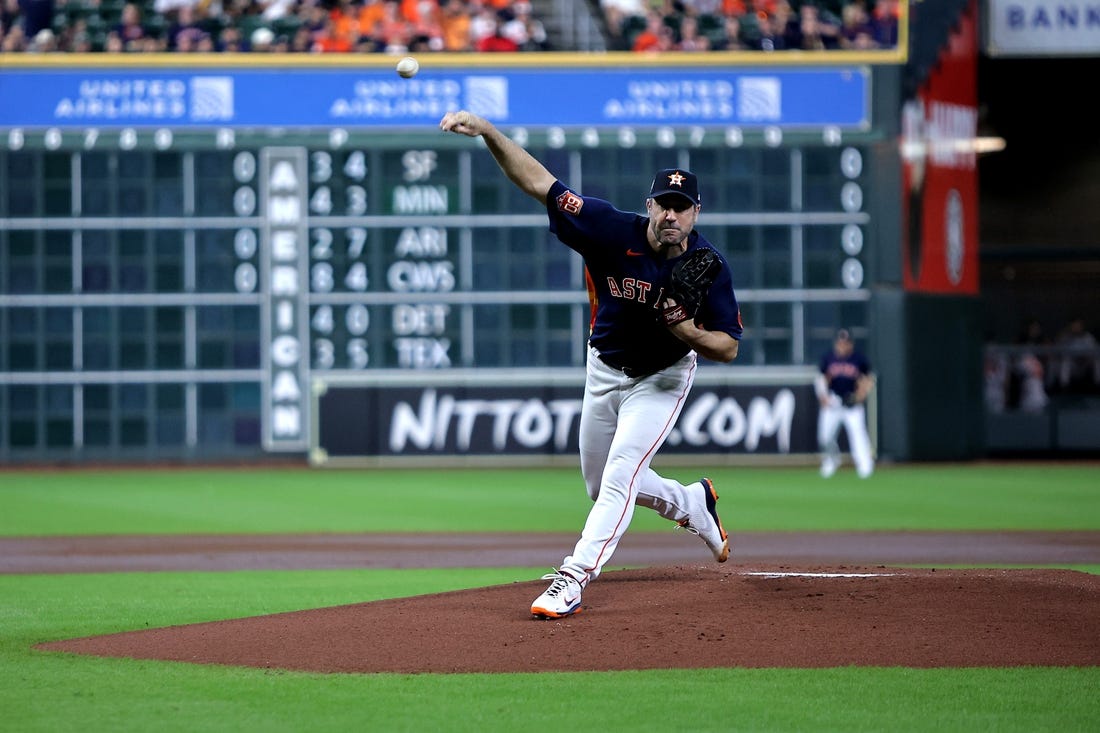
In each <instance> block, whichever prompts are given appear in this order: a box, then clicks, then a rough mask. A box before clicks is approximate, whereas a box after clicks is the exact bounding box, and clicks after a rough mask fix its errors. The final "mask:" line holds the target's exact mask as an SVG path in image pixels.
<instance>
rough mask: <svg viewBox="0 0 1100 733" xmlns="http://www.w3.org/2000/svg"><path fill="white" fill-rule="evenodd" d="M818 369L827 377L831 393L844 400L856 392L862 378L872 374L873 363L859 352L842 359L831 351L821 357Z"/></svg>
mask: <svg viewBox="0 0 1100 733" xmlns="http://www.w3.org/2000/svg"><path fill="white" fill-rule="evenodd" d="M818 368H819V369H820V370H821V373H822V374H824V375H825V381H826V382H828V384H829V391H830V392H833V393H835V394H836V395H837V396H838V397H840V398H841V399H843V398H845V397H847V396H848V395H850V394H853V393H854V392H855V391H856V382H858V381H859V378H860V377H861V376H863V375H864V374H870V373H871V362H870V361H869V360H868V359H867V357H866V356H864V355H863V354H861V353H860V352H858V351H853V352H852V353H851V354H849V355H848V356H847V357H845V358H843V359H841V358H840V357H839V356H837V355H836V353H835V352H833V351H832V350H831V349H830V350H829V351H828V352H826V353H825V355H824V356H823V357H821V364H820V365H819V367H818Z"/></svg>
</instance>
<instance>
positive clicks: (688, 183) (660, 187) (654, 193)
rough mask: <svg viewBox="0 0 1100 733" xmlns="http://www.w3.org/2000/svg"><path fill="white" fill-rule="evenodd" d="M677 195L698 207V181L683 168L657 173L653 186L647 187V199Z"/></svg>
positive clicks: (667, 169) (666, 169)
mask: <svg viewBox="0 0 1100 733" xmlns="http://www.w3.org/2000/svg"><path fill="white" fill-rule="evenodd" d="M670 193H677V194H680V195H681V196H683V197H684V198H686V199H689V200H690V201H691V203H693V204H695V205H696V206H698V205H699V203H700V201H699V179H698V178H696V177H695V174H694V173H692V172H691V171H689V170H685V169H683V168H665V169H663V170H659V171H657V175H655V176H654V177H653V185H652V186H650V187H649V198H651V199H655V198H657V197H658V196H665V195H667V194H670Z"/></svg>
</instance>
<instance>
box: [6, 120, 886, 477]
mask: <svg viewBox="0 0 1100 733" xmlns="http://www.w3.org/2000/svg"><path fill="white" fill-rule="evenodd" d="M437 119H438V118H434V120H433V122H434V121H437ZM500 126H501V128H502V130H504V131H505V132H506V133H507V134H509V135H510V136H511V137H513V138H514V139H516V140H517V141H518V142H519V143H521V144H522V145H524V146H525V147H527V148H528V149H529V150H530V151H531V152H532V154H533V155H535V157H537V158H538V159H540V160H541V161H543V162H544V163H545V164H546V166H547V167H548V168H549V169H550V170H551V172H553V173H554V174H555V175H557V176H558V177H559V178H560V179H561V180H563V181H565V182H566V183H568V184H569V185H571V186H573V187H575V188H577V189H578V190H580V191H582V192H583V193H584V194H586V195H590V196H598V197H601V198H605V199H607V200H609V201H611V202H612V203H614V204H616V205H617V206H618V207H619V208H622V209H628V210H631V209H633V210H637V211H639V212H641V211H643V210H644V197H645V193H646V191H647V186H648V184H649V180H650V177H651V176H652V173H653V171H654V170H657V169H659V168H664V167H670V166H678V167H685V168H690V169H691V170H693V171H694V172H696V173H697V174H698V175H699V177H700V181H701V189H702V194H703V211H702V214H701V216H700V220H699V225H698V226H699V229H700V230H701V231H703V232H704V233H705V234H706V236H707V237H708V239H710V240H711V241H712V242H714V244H715V245H716V246H717V247H718V248H719V249H720V250H721V251H722V252H723V254H724V255H725V256H726V257H727V259H728V260H729V261H730V264H731V266H732V268H733V272H734V278H735V279H734V285H735V288H736V289H737V293H738V297H739V301H740V303H741V306H742V314H743V320H744V322H745V326H746V338H745V340H744V341H743V343H742V348H741V354H740V356H739V358H738V362H737V366H734V367H728V366H723V367H721V369H719V368H717V367H711V366H710V365H704V368H703V369H702V370H701V377H700V380H701V382H702V383H707V382H708V381H711V382H713V383H716V384H718V383H725V382H728V381H731V380H733V381H736V380H738V379H740V380H741V381H742V382H743V383H747V382H752V381H753V379H754V378H756V377H758V376H759V374H761V373H764V372H766V373H768V374H772V375H781V377H783V375H785V378H787V379H788V381H790V382H792V383H793V384H796V385H802V386H804V385H805V384H807V383H808V381H809V376H810V375H812V372H813V367H814V365H815V363H816V359H817V358H818V356H819V354H820V352H821V351H822V350H824V349H825V348H826V347H827V346H828V344H829V343H830V340H831V334H832V333H833V331H834V330H835V328H836V327H837V325H838V324H844V325H846V326H848V327H849V328H852V329H854V330H855V331H856V333H857V334H865V333H866V329H867V326H868V313H867V310H868V301H869V299H870V290H869V277H868V274H867V271H866V266H867V253H868V250H869V249H870V248H871V241H870V239H871V237H870V232H871V231H872V230H873V227H872V218H873V217H872V212H871V207H870V206H869V205H868V199H869V190H870V188H871V187H872V183H873V180H872V179H873V176H872V175H871V166H870V164H869V161H870V158H871V151H872V149H873V148H874V146H875V145H876V144H878V142H879V140H880V134H879V132H878V131H876V130H875V128H874V127H873V126H872V125H869V124H863V125H858V126H856V127H854V128H846V127H844V126H842V125H831V124H820V125H802V126H798V127H797V129H791V130H785V129H784V128H783V127H782V126H781V125H774V126H768V125H760V126H746V125H714V124H690V125H677V124H669V125H652V124H646V125H610V124H601V125H573V126H555V125H544V126H537V127H528V126H524V125H518V124H517V125H513V124H508V123H506V122H501V123H500ZM588 316H589V313H588V302H587V296H586V292H585V287H584V271H583V264H582V262H581V260H580V259H579V257H577V256H576V255H575V253H573V252H572V251H571V250H569V249H568V248H566V247H564V246H563V245H561V244H560V243H559V242H558V241H557V240H556V239H555V238H554V237H553V235H551V234H550V232H549V231H548V227H547V220H546V214H545V212H544V211H543V210H542V209H541V207H539V206H538V205H537V204H536V203H535V202H533V201H531V200H530V199H529V198H528V197H526V196H525V195H523V194H522V193H520V192H519V191H518V190H517V189H516V188H515V187H514V186H513V185H512V184H511V183H510V182H508V181H507V179H506V178H505V177H504V176H503V174H502V173H501V172H500V171H499V169H498V168H497V167H496V164H495V163H494V161H493V159H492V157H491V155H490V154H489V153H488V152H487V151H486V150H485V149H484V145H483V144H482V143H481V142H480V141H477V140H470V139H468V138H463V137H460V136H455V135H449V134H444V133H441V132H439V131H438V130H437V128H435V127H434V125H433V126H428V125H420V126H418V127H416V128H410V129H402V130H395V129H392V128H390V127H386V128H381V129H370V128H369V126H367V127H364V126H348V127H340V126H331V127H326V128H323V129H314V128H303V127H299V128H290V129H283V128H277V127H268V128H260V129H258V128H251V127H249V128H242V127H240V126H236V127H235V126H232V125H226V126H216V125H207V126H200V127H196V126H191V125H184V124H179V125H171V124H164V125H134V126H125V125H121V126H119V125H107V126H87V125H64V126H61V125H57V126H52V127H8V128H7V129H0V418H2V419H0V458H4V459H7V460H33V459H66V458H102V459H129V458H204V459H205V458H217V457H256V456H260V455H264V454H272V453H296V452H302V453H305V452H308V451H310V450H311V449H314V450H315V449H316V447H317V438H318V435H317V433H318V430H319V428H318V416H317V415H316V414H315V412H316V411H317V409H318V404H320V402H319V400H318V399H317V397H318V394H322V393H323V392H324V391H325V389H326V385H338V384H360V385H370V386H372V387H373V388H380V389H385V388H386V387H387V385H391V386H402V387H408V386H409V385H413V386H416V385H418V384H424V385H437V384H449V385H452V386H453V385H461V384H473V383H474V382H478V383H480V384H484V385H487V386H492V385H494V384H495V385H502V384H505V383H507V384H508V385H510V386H512V387H514V386H515V385H516V384H520V383H522V384H527V385H528V386H529V387H530V388H531V389H537V385H540V384H546V383H548V382H551V381H553V380H554V379H555V377H562V375H567V376H568V378H569V379H571V380H572V379H575V378H576V377H577V375H578V374H580V375H582V376H583V364H584V356H585V340H586V336H587V327H588ZM731 375H736V376H731ZM517 379H518V380H519V381H518V382H517V381H516V380H517ZM578 384H579V382H578ZM348 419H351V420H354V419H355V417H354V416H350V417H348ZM361 419H362V421H363V422H364V423H370V422H371V421H372V420H373V419H376V416H372V415H370V414H363V415H362V416H361ZM806 450H814V448H813V446H812V445H811V446H808V447H806Z"/></svg>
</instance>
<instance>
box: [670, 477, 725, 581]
mask: <svg viewBox="0 0 1100 733" xmlns="http://www.w3.org/2000/svg"><path fill="white" fill-rule="evenodd" d="M698 484H699V486H700V487H701V488H702V490H703V498H704V499H705V501H704V502H703V503H702V504H701V505H697V506H696V507H695V510H694V511H692V513H691V515H690V516H689V517H688V518H687V519H685V520H683V521H682V522H680V526H681V527H683V528H684V529H686V530H687V531H688V532H691V533H692V534H696V535H699V536H700V537H701V538H702V539H703V542H705V543H707V547H709V548H710V551H711V552H712V553H713V554H714V559H715V560H717V561H718V562H725V561H726V559H727V558H729V556H730V541H729V535H728V534H726V530H725V529H724V528H723V527H722V520H721V519H719V518H718V508H717V506H716V505H717V504H718V492H717V491H715V490H714V482H713V481H711V480H710V479H709V478H702V479H699V481H698ZM692 485H693V486H694V484H692Z"/></svg>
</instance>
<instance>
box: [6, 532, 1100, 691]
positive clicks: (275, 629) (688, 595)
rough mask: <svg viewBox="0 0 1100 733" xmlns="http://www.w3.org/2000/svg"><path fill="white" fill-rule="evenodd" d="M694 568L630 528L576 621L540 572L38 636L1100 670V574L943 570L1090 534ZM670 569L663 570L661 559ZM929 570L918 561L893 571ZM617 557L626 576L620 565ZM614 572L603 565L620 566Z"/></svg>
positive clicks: (665, 544) (77, 642) (904, 546)
mask: <svg viewBox="0 0 1100 733" xmlns="http://www.w3.org/2000/svg"><path fill="white" fill-rule="evenodd" d="M574 539H575V538H572V537H569V538H567V537H564V536H561V535H535V536H532V535H523V536H515V535H489V536H484V535H445V536H438V537H437V536H423V535H385V536H367V535H320V536H275V537H271V536H242V537H224V536H217V537H215V536H210V537H113V538H112V537H98V538H97V537H87V538H79V537H78V538H49V539H38V538H28V539H11V538H9V539H4V540H0V572H2V573H42V572H110V571H112V570H114V571H117V570H126V571H133V570H214V571H217V570H234V569H250V568H256V569H260V568H262V569H271V568H285V569H302V568H332V567H372V568H373V567H478V566H482V567H486V566H500V565H507V566H528V565H533V566H539V565H541V564H545V565H546V566H547V569H548V570H549V566H550V565H552V564H554V563H555V562H556V561H558V560H560V555H561V553H562V548H566V549H567V548H568V547H569V546H571V543H572V541H573V540H574ZM733 547H734V553H735V554H734V559H733V560H731V562H729V563H727V564H725V565H716V564H714V563H711V562H706V560H707V559H708V557H707V555H706V552H705V548H703V547H702V546H701V545H700V544H699V543H698V540H697V539H695V538H692V537H690V536H685V535H683V534H681V533H673V534H671V535H667V536H666V535H663V534H641V533H636V534H634V535H627V537H626V538H624V541H623V544H622V545H621V546H620V548H619V551H618V552H617V553H616V556H615V563H614V564H613V567H609V568H608V569H607V570H605V573H604V575H603V576H601V577H600V578H599V579H598V580H596V581H595V582H593V583H592V584H591V585H590V586H589V588H588V589H587V590H586V591H585V595H584V605H583V611H582V613H580V614H578V615H576V616H573V617H570V618H568V619H564V620H560V621H539V620H535V619H533V618H532V617H531V616H530V614H529V613H528V610H527V609H528V607H529V605H530V602H531V600H532V599H533V598H534V597H535V596H536V595H538V593H539V592H541V591H542V590H543V589H544V587H545V581H539V580H531V581H525V582H520V583H512V584H509V585H504V586H494V587H489V588H476V589H470V590H462V591H454V592H450V593H439V594H433V595H426V596H418V597H413V598H400V599H392V600H384V601H375V602H370V603H360V604H352V605H346V606H337V607H331V608H321V609H312V610H306V611H296V612H292V613H281V614H274V615H268V616H259V617H252V618H243V619H233V620H228V621H218V622H211V623H201V624H191V625H187V626H176V627H167V628H160V629H146V630H140V631H131V632H124V633H119V634H111V635H107V636H98V637H88V638H83V639H70V640H63V641H55V642H49V643H46V644H42V645H39V647H38V648H40V649H45V650H50V651H66V652H73V653H78V654H92V655H100V656H111V657H132V658H137V659H162V660H175V661H185V662H193V663H200V664H225V665H241V666H255V667H262V668H273V669H292V670H305V671H313V672H356V673H363V672H412V673H417V672H443V673H453V672H522V671H528V672H544V671H581V670H626V669H675V668H699V667H807V668H809V667H833V666H848V665H855V666H862V665H873V666H908V667H964V666H994V667H1001V666H1021V665H1049V666H1093V665H1100V614H1098V613H1097V609H1100V576H1095V575H1089V574H1086V573H1081V572H1074V571H1070V570H1036V569H1027V570H1008V569H967V570H957V569H955V570H952V569H945V568H943V567H942V565H947V564H976V563H977V564H989V565H997V564H1040V565H1041V564H1069V563H1081V564H1095V563H1100V532H1073V533H1038V532H1015V533H1008V532H988V533H901V534H888V533H855V534H829V533H815V534H808V535H807V534H750V535H738V536H737V537H735V538H734V544H733ZM670 563H672V564H670ZM910 563H912V564H915V565H933V566H941V567H922V568H920V569H913V568H905V567H902V566H903V565H905V564H910ZM627 566H636V567H634V568H632V569H624V568H625V567H627ZM615 568H618V569H615Z"/></svg>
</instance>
